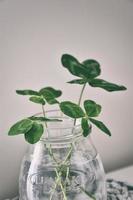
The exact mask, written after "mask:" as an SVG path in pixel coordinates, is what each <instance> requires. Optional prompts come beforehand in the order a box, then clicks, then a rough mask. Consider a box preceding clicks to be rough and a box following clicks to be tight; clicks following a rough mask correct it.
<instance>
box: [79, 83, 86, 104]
mask: <svg viewBox="0 0 133 200" xmlns="http://www.w3.org/2000/svg"><path fill="white" fill-rule="evenodd" d="M85 86H86V83H85V84H84V85H83V87H82V90H81V93H80V96H79V100H78V105H79V106H80V103H81V100H82V96H83V92H84V89H85Z"/></svg>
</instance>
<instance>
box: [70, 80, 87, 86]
mask: <svg viewBox="0 0 133 200" xmlns="http://www.w3.org/2000/svg"><path fill="white" fill-rule="evenodd" d="M86 82H87V80H86V79H75V80H72V81H68V82H67V83H71V84H80V85H83V84H85V83H86Z"/></svg>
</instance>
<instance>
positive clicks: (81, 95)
mask: <svg viewBox="0 0 133 200" xmlns="http://www.w3.org/2000/svg"><path fill="white" fill-rule="evenodd" d="M85 86H86V83H85V84H84V85H83V87H82V90H81V93H80V96H79V100H78V105H79V106H80V104H81V100H82V97H83V92H84V89H85ZM75 124H76V119H74V126H75Z"/></svg>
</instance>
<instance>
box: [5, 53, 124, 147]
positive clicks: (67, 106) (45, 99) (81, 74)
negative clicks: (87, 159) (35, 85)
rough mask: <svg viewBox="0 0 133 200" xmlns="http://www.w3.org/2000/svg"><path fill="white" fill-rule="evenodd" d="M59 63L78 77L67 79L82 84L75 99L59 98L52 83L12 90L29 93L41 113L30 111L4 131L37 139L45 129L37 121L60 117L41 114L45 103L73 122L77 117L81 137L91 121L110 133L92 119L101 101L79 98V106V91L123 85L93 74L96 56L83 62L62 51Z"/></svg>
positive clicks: (97, 72)
mask: <svg viewBox="0 0 133 200" xmlns="http://www.w3.org/2000/svg"><path fill="white" fill-rule="evenodd" d="M61 63H62V66H63V67H64V68H66V69H67V70H68V71H69V72H70V73H71V74H72V75H74V76H76V77H78V79H74V80H71V81H69V82H68V83H69V84H79V85H81V86H82V89H81V93H80V97H79V100H78V103H75V102H71V101H61V102H60V101H59V100H58V97H60V96H61V95H62V91H61V90H57V89H54V88H53V87H44V88H42V89H40V90H39V91H34V90H30V89H26V90H16V93H17V94H19V95H26V96H29V100H30V101H31V102H34V103H36V104H40V105H41V106H42V112H43V117H37V116H34V115H33V116H30V117H26V118H24V119H22V120H20V121H18V122H17V123H15V124H14V125H13V126H12V127H11V128H10V130H9V132H8V135H18V134H24V137H25V140H26V141H27V142H29V143H31V144H34V143H36V142H38V141H39V140H40V138H41V136H42V134H43V133H44V132H45V130H44V127H43V125H42V123H41V122H42V121H43V122H45V125H46V126H47V122H49V121H50V122H51V121H61V120H59V119H51V118H47V117H46V116H45V109H44V108H45V105H46V104H50V105H51V106H52V105H53V104H57V105H58V108H59V109H60V110H61V112H62V113H64V114H65V115H67V116H68V117H70V118H73V119H74V125H75V123H76V119H78V118H80V119H81V128H82V134H83V136H84V137H87V136H88V135H89V134H90V133H91V127H92V124H94V125H95V126H96V127H97V128H99V129H100V130H101V131H103V132H104V133H106V134H107V135H109V136H111V132H110V130H109V129H108V128H107V126H105V124H104V123H103V122H101V121H99V120H97V119H96V118H97V117H98V116H99V114H100V113H101V109H102V107H101V105H99V104H97V103H96V102H95V101H93V100H90V99H86V100H84V102H83V107H81V105H80V104H81V100H82V96H83V92H84V90H85V87H87V86H91V87H98V88H102V89H104V90H106V91H108V92H113V91H120V90H126V87H125V86H123V85H117V84H114V83H110V82H108V81H106V80H103V79H100V78H97V77H98V76H99V75H100V74H101V67H100V64H99V62H97V61H96V60H93V59H87V60H85V61H83V62H79V61H78V60H77V59H76V58H75V57H73V56H72V55H69V54H64V55H62V57H61Z"/></svg>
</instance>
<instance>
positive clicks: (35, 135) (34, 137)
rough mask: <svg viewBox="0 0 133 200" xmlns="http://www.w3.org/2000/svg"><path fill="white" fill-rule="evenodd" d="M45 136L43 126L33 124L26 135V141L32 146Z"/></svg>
mask: <svg viewBox="0 0 133 200" xmlns="http://www.w3.org/2000/svg"><path fill="white" fill-rule="evenodd" d="M42 134H43V125H42V124H38V123H37V122H33V125H32V128H31V129H30V130H29V131H27V132H26V133H25V140H26V141H27V142H29V143H30V144H35V143H36V142H38V141H39V140H40V138H41V136H42Z"/></svg>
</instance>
